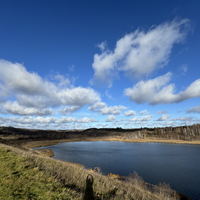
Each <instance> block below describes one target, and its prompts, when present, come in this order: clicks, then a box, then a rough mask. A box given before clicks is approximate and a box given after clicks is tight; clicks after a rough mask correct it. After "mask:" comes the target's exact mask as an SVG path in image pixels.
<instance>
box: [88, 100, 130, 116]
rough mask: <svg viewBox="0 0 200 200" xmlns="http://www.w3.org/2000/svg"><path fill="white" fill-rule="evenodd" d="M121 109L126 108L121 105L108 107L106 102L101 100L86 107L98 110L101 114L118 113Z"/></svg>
mask: <svg viewBox="0 0 200 200" xmlns="http://www.w3.org/2000/svg"><path fill="white" fill-rule="evenodd" d="M123 109H127V108H126V107H125V106H121V105H119V106H110V107H108V106H107V104H106V103H103V102H97V103H95V104H94V105H92V106H90V107H89V108H88V110H91V111H94V112H100V113H101V114H102V115H120V114H121V110H123Z"/></svg>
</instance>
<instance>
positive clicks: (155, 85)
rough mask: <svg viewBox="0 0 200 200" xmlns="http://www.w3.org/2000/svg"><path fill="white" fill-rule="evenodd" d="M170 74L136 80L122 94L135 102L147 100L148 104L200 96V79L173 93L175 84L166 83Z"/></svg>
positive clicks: (178, 100)
mask: <svg viewBox="0 0 200 200" xmlns="http://www.w3.org/2000/svg"><path fill="white" fill-rule="evenodd" d="M171 76H172V74H171V73H170V72H169V73H167V74H165V75H163V76H159V77H156V78H154V79H150V80H147V81H140V82H138V83H137V84H136V85H135V86H133V88H127V89H125V90H124V94H125V95H126V96H128V97H129V99H130V100H131V101H133V102H136V103H137V104H141V103H146V102H148V103H149V104H150V105H156V104H171V103H179V102H182V101H185V100H187V99H190V98H195V97H200V79H197V80H196V81H194V82H193V83H191V84H190V85H189V86H188V87H187V88H186V89H185V90H184V91H180V92H179V93H178V94H174V93H175V85H174V84H168V82H169V81H170V79H171Z"/></svg>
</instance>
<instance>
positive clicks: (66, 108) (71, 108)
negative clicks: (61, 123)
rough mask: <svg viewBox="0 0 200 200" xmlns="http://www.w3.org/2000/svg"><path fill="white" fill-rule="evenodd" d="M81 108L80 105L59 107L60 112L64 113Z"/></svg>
mask: <svg viewBox="0 0 200 200" xmlns="http://www.w3.org/2000/svg"><path fill="white" fill-rule="evenodd" d="M80 108H81V107H80V106H71V107H65V108H61V109H59V110H58V112H59V113H60V114H62V115H67V114H71V113H73V112H75V111H77V110H79V109H80Z"/></svg>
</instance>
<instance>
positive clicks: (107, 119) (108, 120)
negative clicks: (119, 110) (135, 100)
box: [105, 115, 116, 122]
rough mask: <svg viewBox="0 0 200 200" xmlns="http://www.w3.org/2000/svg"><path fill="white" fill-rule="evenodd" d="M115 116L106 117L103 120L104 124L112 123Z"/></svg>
mask: <svg viewBox="0 0 200 200" xmlns="http://www.w3.org/2000/svg"><path fill="white" fill-rule="evenodd" d="M115 118H116V117H115V116H114V115H110V116H109V117H107V118H106V119H105V122H112V121H114V120H115Z"/></svg>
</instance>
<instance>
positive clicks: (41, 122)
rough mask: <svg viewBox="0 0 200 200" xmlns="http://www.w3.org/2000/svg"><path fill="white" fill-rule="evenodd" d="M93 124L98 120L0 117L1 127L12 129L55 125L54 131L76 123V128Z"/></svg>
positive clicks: (85, 118)
mask: <svg viewBox="0 0 200 200" xmlns="http://www.w3.org/2000/svg"><path fill="white" fill-rule="evenodd" d="M93 122H98V120H96V119H94V118H87V117H84V118H82V119H76V118H74V117H61V118H57V117H41V116H38V117H31V116H23V117H21V118H20V117H7V118H5V117H0V123H1V124H2V125H3V126H10V125H12V126H14V127H24V125H26V126H27V127H29V128H32V127H34V128H35V127H42V126H43V127H46V128H48V127H51V126H52V125H53V126H54V128H55V125H57V128H56V129H59V128H60V127H62V126H63V125H66V124H70V126H72V125H71V124H72V123H73V124H74V123H76V124H77V127H78V128H80V127H79V126H81V125H80V124H82V123H85V124H87V123H93Z"/></svg>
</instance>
